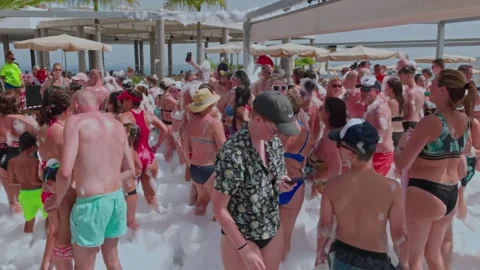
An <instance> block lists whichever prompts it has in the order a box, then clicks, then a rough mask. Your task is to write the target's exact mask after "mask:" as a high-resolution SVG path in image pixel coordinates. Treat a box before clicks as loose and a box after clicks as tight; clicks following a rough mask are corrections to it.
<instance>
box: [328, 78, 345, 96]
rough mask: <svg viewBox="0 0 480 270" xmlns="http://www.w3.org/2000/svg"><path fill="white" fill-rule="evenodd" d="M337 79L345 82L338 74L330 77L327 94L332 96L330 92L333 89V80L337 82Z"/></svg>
mask: <svg viewBox="0 0 480 270" xmlns="http://www.w3.org/2000/svg"><path fill="white" fill-rule="evenodd" d="M336 81H339V82H341V83H342V84H343V82H342V79H340V77H338V76H333V77H332V78H330V80H329V81H328V87H327V96H330V92H331V91H332V85H333V82H336Z"/></svg>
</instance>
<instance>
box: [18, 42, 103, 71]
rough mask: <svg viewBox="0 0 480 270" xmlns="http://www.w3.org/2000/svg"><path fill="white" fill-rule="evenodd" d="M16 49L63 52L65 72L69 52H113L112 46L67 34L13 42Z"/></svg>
mask: <svg viewBox="0 0 480 270" xmlns="http://www.w3.org/2000/svg"><path fill="white" fill-rule="evenodd" d="M13 46H14V47H15V49H30V50H35V51H42V52H43V51H56V50H62V51H63V52H64V56H65V70H66V69H67V57H66V55H65V54H66V53H67V52H78V51H102V52H110V51H112V46H110V45H108V44H104V43H100V42H96V41H92V40H88V39H84V38H78V37H72V36H69V35H66V34H62V35H58V36H50V37H41V38H33V39H27V40H23V41H16V42H13Z"/></svg>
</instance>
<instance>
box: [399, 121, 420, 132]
mask: <svg viewBox="0 0 480 270" xmlns="http://www.w3.org/2000/svg"><path fill="white" fill-rule="evenodd" d="M417 124H418V122H414V121H403V122H402V126H403V129H404V130H405V131H407V130H408V129H409V128H411V129H414V128H415V127H416V126H417Z"/></svg>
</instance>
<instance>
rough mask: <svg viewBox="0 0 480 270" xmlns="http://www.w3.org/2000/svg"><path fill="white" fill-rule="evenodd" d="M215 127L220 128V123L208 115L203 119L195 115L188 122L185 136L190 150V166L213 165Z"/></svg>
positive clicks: (215, 149)
mask: <svg viewBox="0 0 480 270" xmlns="http://www.w3.org/2000/svg"><path fill="white" fill-rule="evenodd" d="M216 125H220V126H221V123H220V121H218V120H217V119H215V118H213V117H211V116H210V115H206V116H203V117H202V116H199V115H196V116H194V117H193V118H192V119H191V120H190V121H188V130H187V136H188V140H189V142H190V147H191V149H192V158H191V162H192V164H195V165H199V166H201V165H212V164H214V163H215V156H216V155H217V152H218V147H217V143H216V141H215V126H216ZM222 130H223V127H222Z"/></svg>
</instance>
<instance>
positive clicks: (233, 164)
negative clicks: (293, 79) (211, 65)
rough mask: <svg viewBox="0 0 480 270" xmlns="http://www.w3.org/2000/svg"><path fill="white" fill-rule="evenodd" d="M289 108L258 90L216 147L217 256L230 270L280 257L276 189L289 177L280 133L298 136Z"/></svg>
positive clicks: (288, 185) (265, 265)
mask: <svg viewBox="0 0 480 270" xmlns="http://www.w3.org/2000/svg"><path fill="white" fill-rule="evenodd" d="M299 132H300V130H299V129H298V128H297V126H296V125H295V123H294V122H293V110H292V106H291V104H290V101H289V100H288V98H287V97H285V96H283V95H281V94H280V93H279V92H275V91H268V92H265V93H262V94H260V95H259V96H258V97H257V98H256V99H255V101H254V102H253V113H252V117H251V120H250V122H249V123H248V124H247V125H245V126H244V127H243V128H242V129H241V130H240V131H238V132H237V133H236V134H235V135H233V136H232V137H231V138H230V139H229V140H228V141H227V142H226V143H225V144H224V145H223V147H222V148H221V149H220V151H219V154H218V156H217V160H216V169H215V172H216V179H215V184H214V188H215V190H214V192H213V196H212V204H213V211H214V214H215V217H216V219H217V221H218V222H219V223H220V225H221V227H222V234H223V236H222V242H221V249H222V261H223V265H224V268H225V269H227V270H230V269H242V270H243V269H278V267H279V265H280V260H281V257H282V248H283V232H282V229H281V227H280V215H279V206H278V195H279V192H283V191H290V190H291V189H292V188H293V184H294V182H293V181H291V180H290V178H288V176H286V174H287V171H286V167H285V160H284V157H283V154H284V150H283V145H282V142H281V141H280V139H279V138H278V137H276V136H275V135H278V134H279V133H283V134H285V135H287V136H294V135H297V134H298V133H299Z"/></svg>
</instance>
